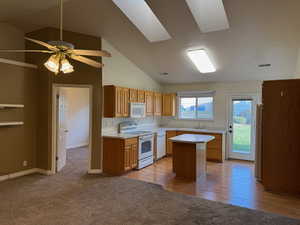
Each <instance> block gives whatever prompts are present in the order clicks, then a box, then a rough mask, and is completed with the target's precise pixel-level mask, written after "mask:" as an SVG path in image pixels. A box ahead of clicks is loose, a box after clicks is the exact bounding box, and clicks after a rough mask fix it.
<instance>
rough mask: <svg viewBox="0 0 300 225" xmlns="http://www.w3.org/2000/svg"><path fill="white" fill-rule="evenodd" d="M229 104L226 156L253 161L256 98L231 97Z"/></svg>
mask: <svg viewBox="0 0 300 225" xmlns="http://www.w3.org/2000/svg"><path fill="white" fill-rule="evenodd" d="M229 104H230V106H229V107H230V110H229V112H230V113H229V115H230V118H229V124H228V138H229V153H228V156H229V158H231V159H241V160H250V161H254V159H255V133H256V129H255V123H256V122H255V121H256V105H257V97H256V96H239V97H231V98H230V103H229Z"/></svg>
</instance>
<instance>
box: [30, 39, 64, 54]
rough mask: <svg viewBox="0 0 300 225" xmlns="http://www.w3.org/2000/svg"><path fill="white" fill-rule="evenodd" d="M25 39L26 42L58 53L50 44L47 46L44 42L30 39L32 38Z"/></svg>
mask: <svg viewBox="0 0 300 225" xmlns="http://www.w3.org/2000/svg"><path fill="white" fill-rule="evenodd" d="M25 39H26V40H28V41H31V42H34V43H36V44H38V45H42V46H44V47H46V48H48V49H50V50H52V51H59V49H58V48H56V47H55V46H53V45H50V44H48V43H46V42H43V41H39V40H35V39H32V38H28V37H25Z"/></svg>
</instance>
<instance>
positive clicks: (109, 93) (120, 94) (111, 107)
mask: <svg viewBox="0 0 300 225" xmlns="http://www.w3.org/2000/svg"><path fill="white" fill-rule="evenodd" d="M128 116H129V89H128V88H123V87H116V86H113V85H107V86H104V117H110V118H113V117H128Z"/></svg>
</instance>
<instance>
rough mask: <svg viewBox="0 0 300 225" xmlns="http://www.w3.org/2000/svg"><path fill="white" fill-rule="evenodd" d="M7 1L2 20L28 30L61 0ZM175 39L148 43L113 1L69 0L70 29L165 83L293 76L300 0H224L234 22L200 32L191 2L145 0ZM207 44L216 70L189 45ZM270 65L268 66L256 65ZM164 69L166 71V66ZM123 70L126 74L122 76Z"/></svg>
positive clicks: (48, 18)
mask: <svg viewBox="0 0 300 225" xmlns="http://www.w3.org/2000/svg"><path fill="white" fill-rule="evenodd" d="M24 2H25V1H22V4H20V1H19V0H2V1H1V2H0V20H1V21H7V22H9V23H12V24H14V25H16V26H18V27H20V28H21V29H23V30H24V31H25V32H29V31H33V30H35V29H38V28H41V27H45V26H54V27H55V26H56V27H57V24H58V12H57V8H55V5H56V4H57V0H47V1H40V0H27V1H26V5H24ZM147 3H148V4H149V6H150V7H151V9H152V11H153V12H154V14H155V15H156V16H157V17H158V18H159V20H160V22H161V23H162V24H163V26H164V27H165V28H166V30H167V31H168V33H169V34H170V36H171V37H172V38H171V39H170V40H166V41H161V42H154V43H151V42H149V41H148V40H147V39H146V38H145V37H144V36H143V34H142V33H141V32H140V31H139V30H138V29H137V28H136V27H135V26H134V24H132V23H131V22H130V21H129V19H128V18H127V17H126V16H125V15H124V14H123V13H122V12H121V10H120V9H119V8H118V7H117V6H116V5H115V4H114V3H113V2H112V1H111V0H85V1H82V0H68V1H66V0H65V21H64V26H65V29H67V30H71V31H74V32H80V33H86V34H90V35H94V36H101V37H103V38H104V39H106V40H108V41H109V42H110V43H111V44H112V45H113V46H114V47H115V48H116V49H117V50H119V51H120V52H121V53H123V54H124V55H125V56H126V57H128V58H129V59H130V60H131V61H132V62H133V63H135V64H136V65H137V66H138V67H139V68H141V69H142V70H143V71H145V72H146V73H147V74H149V75H150V76H151V77H153V78H154V79H155V80H157V81H159V82H162V83H191V82H201V81H239V80H268V79H288V78H291V77H293V76H294V75H295V74H296V73H297V72H299V68H298V67H297V64H298V63H297V62H299V60H298V57H299V56H298V54H299V46H300V13H299V12H300V2H299V1H298V0H286V1H282V0H251V1H249V0H239V1H237V0H223V3H224V7H225V10H226V12H227V16H228V20H229V24H230V28H229V29H227V30H222V31H216V32H210V33H201V31H200V29H199V27H198V25H197V23H196V21H195V19H194V17H193V15H192V13H191V11H190V9H189V7H188V5H187V3H186V1H184V0H148V1H147ZM194 48H205V49H207V51H208V53H209V55H210V56H211V58H212V59H213V62H214V64H215V65H216V67H217V72H215V73H211V74H200V73H199V72H198V70H197V69H196V67H195V66H194V65H193V64H192V63H191V62H190V60H189V59H188V58H187V55H186V51H187V50H189V49H194ZM260 64H271V66H270V67H258V65H260ZM163 72H167V73H169V75H168V76H162V75H161V73H163ZM120 76H121V75H120Z"/></svg>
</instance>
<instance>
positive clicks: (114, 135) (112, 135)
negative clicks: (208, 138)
mask: <svg viewBox="0 0 300 225" xmlns="http://www.w3.org/2000/svg"><path fill="white" fill-rule="evenodd" d="M139 130H142V131H149V132H152V133H164V132H166V131H191V132H202V133H210V134H222V135H224V134H226V131H225V130H222V129H197V128H176V127H154V128H148V129H139ZM102 136H103V137H109V138H119V139H127V138H135V137H138V136H139V135H138V134H119V133H118V132H117V131H103V133H102Z"/></svg>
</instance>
